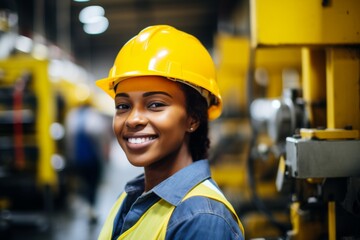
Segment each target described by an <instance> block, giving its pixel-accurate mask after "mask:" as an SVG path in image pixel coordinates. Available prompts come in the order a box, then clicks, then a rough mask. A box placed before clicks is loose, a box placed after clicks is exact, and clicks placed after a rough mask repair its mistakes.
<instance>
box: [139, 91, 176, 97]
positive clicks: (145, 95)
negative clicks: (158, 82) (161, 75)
mask: <svg viewBox="0 0 360 240" xmlns="http://www.w3.org/2000/svg"><path fill="white" fill-rule="evenodd" d="M156 94H163V95H166V96H169V97H171V98H173V97H172V96H171V95H170V94H168V93H167V92H162V91H156V92H146V93H144V94H143V97H149V96H152V95H156Z"/></svg>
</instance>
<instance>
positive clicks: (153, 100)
mask: <svg viewBox="0 0 360 240" xmlns="http://www.w3.org/2000/svg"><path fill="white" fill-rule="evenodd" d="M115 106H116V113H115V116H114V123H113V124H114V132H115V135H116V137H117V140H118V142H119V144H120V145H121V147H122V149H123V150H124V152H125V154H126V156H127V158H128V160H129V161H130V163H131V164H133V165H135V166H142V167H148V166H151V165H154V163H158V164H159V163H160V162H163V163H164V164H170V162H169V161H171V162H174V161H175V162H176V161H181V159H182V158H184V157H185V158H186V157H189V156H190V157H191V155H190V153H189V150H188V134H187V133H188V132H189V131H192V130H190V128H191V127H193V126H192V124H193V121H192V119H191V118H190V117H189V116H188V114H187V112H186V101H185V95H184V93H183V91H182V90H181V88H180V87H179V85H178V83H175V82H172V81H170V80H167V79H165V78H162V77H156V76H147V77H136V78H131V79H126V80H124V81H122V82H120V83H119V84H118V85H117V88H116V97H115ZM170 165H171V164H170Z"/></svg>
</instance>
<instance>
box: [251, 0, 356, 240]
mask: <svg viewBox="0 0 360 240" xmlns="http://www.w3.org/2000/svg"><path fill="white" fill-rule="evenodd" d="M250 13H251V47H252V50H253V51H254V52H256V51H258V50H259V49H270V48H271V49H273V48H281V47H284V46H286V47H292V48H298V49H301V74H300V77H299V79H298V80H299V81H298V84H295V85H294V84H290V85H288V84H283V85H282V89H283V92H282V94H281V95H279V96H278V98H277V99H275V98H271V99H270V98H263V99H252V100H253V101H252V104H251V107H250V112H251V119H252V123H253V127H254V129H255V132H259V131H258V130H260V129H261V127H262V126H265V129H266V131H265V133H266V135H267V136H268V137H269V138H270V139H271V146H272V147H271V151H273V153H274V154H273V156H276V157H277V159H278V172H277V176H276V187H277V190H278V191H279V193H281V194H282V195H284V196H289V198H288V204H286V205H284V208H287V207H288V208H289V217H290V220H291V221H290V223H291V226H290V227H289V228H288V229H287V230H286V231H285V232H284V233H283V234H281V235H279V238H284V239H296V240H302V239H330V240H332V239H359V238H360V230H359V226H360V211H359V209H360V197H359V196H360V178H359V177H360V157H359V156H360V139H359V130H360V47H359V46H360V34H359V33H360V2H358V1H356V0H332V1H313V0H306V1H286V0H275V1H266V0H252V1H251V2H250ZM250 65H251V63H250ZM253 66H255V65H254V64H253ZM290 82H292V83H294V82H293V81H290ZM255 144H256V143H255ZM274 146H275V147H274ZM274 184H275V182H274ZM245 230H246V224H245ZM258 237H260V236H258Z"/></svg>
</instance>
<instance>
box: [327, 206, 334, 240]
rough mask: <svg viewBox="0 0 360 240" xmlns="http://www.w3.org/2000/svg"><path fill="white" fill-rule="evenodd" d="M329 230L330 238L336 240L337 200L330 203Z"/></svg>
mask: <svg viewBox="0 0 360 240" xmlns="http://www.w3.org/2000/svg"><path fill="white" fill-rule="evenodd" d="M328 228H329V230H328V232H329V240H336V211H335V202H329V203H328Z"/></svg>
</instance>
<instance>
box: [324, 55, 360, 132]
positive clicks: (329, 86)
mask: <svg viewBox="0 0 360 240" xmlns="http://www.w3.org/2000/svg"><path fill="white" fill-rule="evenodd" d="M359 55H360V51H359V49H352V48H330V49H328V50H327V59H326V78H327V82H326V91H327V127H328V128H330V129H331V128H345V127H350V126H351V127H352V129H356V130H359V129H360V103H359V102H360V98H359V94H360V93H359V92H360V83H359V82H360V58H359Z"/></svg>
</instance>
